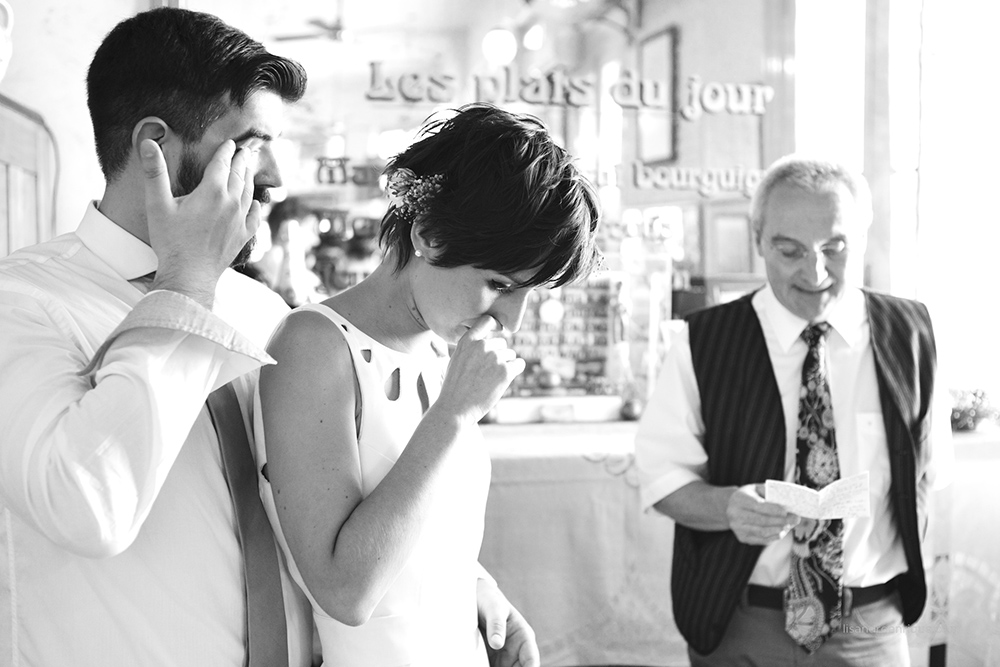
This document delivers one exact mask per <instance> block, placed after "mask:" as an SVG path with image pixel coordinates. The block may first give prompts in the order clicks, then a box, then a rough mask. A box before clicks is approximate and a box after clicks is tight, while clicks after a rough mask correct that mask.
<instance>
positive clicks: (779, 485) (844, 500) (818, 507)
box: [764, 470, 871, 519]
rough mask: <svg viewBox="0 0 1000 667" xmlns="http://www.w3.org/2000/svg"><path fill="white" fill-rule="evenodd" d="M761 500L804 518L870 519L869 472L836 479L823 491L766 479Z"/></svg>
mask: <svg viewBox="0 0 1000 667" xmlns="http://www.w3.org/2000/svg"><path fill="white" fill-rule="evenodd" d="M764 498H765V499H766V500H767V502H769V503H777V504H779V505H782V506H784V507H785V509H787V510H788V511H789V512H792V513H794V514H798V515H799V516H801V517H805V518H807V519H856V518H861V517H868V516H871V501H870V495H869V491H868V471H867V470H866V471H864V472H861V473H858V474H857V475H852V476H851V477H845V478H843V479H838V480H837V481H835V482H831V483H830V484H828V485H827V486H825V487H823V488H822V489H819V490H815V489H810V488H808V487H805V486H801V485H799V484H792V483H790V482H779V481H777V480H773V479H769V480H767V481H766V482H765V483H764Z"/></svg>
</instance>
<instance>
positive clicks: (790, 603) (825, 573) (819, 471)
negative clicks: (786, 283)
mask: <svg viewBox="0 0 1000 667" xmlns="http://www.w3.org/2000/svg"><path fill="white" fill-rule="evenodd" d="M829 331H830V325H829V324H827V323H826V322H821V323H818V324H813V325H812V326H809V327H807V328H806V329H805V330H804V331H803V332H802V338H803V339H804V340H805V341H806V344H808V345H809V352H808V353H807V354H806V360H805V363H804V364H803V366H802V387H801V389H800V390H799V428H798V433H797V435H796V455H795V483H796V484H801V485H803V486H807V487H809V488H812V489H821V488H823V487H824V486H826V485H827V484H829V483H830V482H833V481H834V480H836V479H838V478H839V477H840V464H839V463H838V461H837V438H836V436H835V433H834V427H833V403H832V402H831V400H830V385H829V383H828V382H827V375H826V354H825V348H826V334H827V333H828V332H829ZM843 532H844V526H843V522H842V521H841V520H840V519H830V520H823V519H802V521H801V522H800V523H799V525H798V526H796V527H795V530H794V533H793V543H792V556H791V564H790V565H791V566H790V571H789V581H788V587H787V588H786V589H785V631H786V632H788V634H789V635H791V637H792V639H794V640H795V642H796V643H797V644H799V645H800V646H802V647H803V648H804V649H806V650H807V651H808V652H810V653H812V652H813V651H815V650H816V649H818V648H819V647H820V646H821V645H822V644H823V642H824V640H826V638H827V637H829V636H830V634H831V633H832V632H833V631H834V630H836V629H837V627H839V625H840V620H841V615H842V606H841V601H842V597H843V590H844V584H843V579H844V537H843Z"/></svg>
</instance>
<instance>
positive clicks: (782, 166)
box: [750, 154, 872, 238]
mask: <svg viewBox="0 0 1000 667" xmlns="http://www.w3.org/2000/svg"><path fill="white" fill-rule="evenodd" d="M785 183H787V184H789V185H795V186H798V187H800V188H802V189H804V190H809V191H811V192H824V191H828V190H831V189H833V188H835V187H836V186H838V185H843V186H844V187H846V188H847V190H848V191H849V192H850V193H851V195H852V196H853V197H854V201H855V203H856V204H857V205H858V210H859V211H860V213H861V220H860V223H861V225H862V229H861V231H867V230H868V227H869V226H870V225H871V222H872V194H871V190H870V189H869V188H868V181H866V180H865V177H864V176H862V175H861V174H860V173H857V172H855V171H853V170H851V169H849V168H848V167H846V166H845V165H843V164H840V163H837V162H831V161H828V160H821V159H816V158H811V157H805V156H802V155H798V154H792V155H786V156H784V157H781V158H778V159H777V160H775V161H774V163H773V164H772V165H771V166H770V167H768V169H767V171H766V172H765V173H764V176H763V178H761V181H760V184H759V185H758V186H757V189H756V190H754V193H753V198H752V199H751V200H750V225H751V228H752V229H753V232H754V237H755V238H759V237H760V233H761V230H762V229H763V228H764V209H765V208H766V207H767V200H768V199H769V198H770V196H771V193H772V192H774V189H775V188H776V187H778V186H779V185H782V184H785Z"/></svg>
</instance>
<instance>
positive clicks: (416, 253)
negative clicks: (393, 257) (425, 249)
mask: <svg viewBox="0 0 1000 667" xmlns="http://www.w3.org/2000/svg"><path fill="white" fill-rule="evenodd" d="M413 254H414V255H416V256H417V257H423V256H424V253H422V252H420V251H419V250H414V251H413Z"/></svg>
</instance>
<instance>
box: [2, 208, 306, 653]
mask: <svg viewBox="0 0 1000 667" xmlns="http://www.w3.org/2000/svg"><path fill="white" fill-rule="evenodd" d="M155 269H156V256H155V254H154V253H153V251H152V249H151V248H149V246H147V245H145V244H144V243H142V242H141V241H139V240H138V239H136V238H135V237H133V236H132V235H130V234H129V233H128V232H126V231H124V230H123V229H122V228H120V227H118V226H117V225H116V224H114V223H113V222H111V221H110V220H108V219H107V218H106V217H104V216H103V215H102V214H101V213H100V212H99V211H98V210H97V207H96V205H95V204H91V205H90V206H88V208H87V212H86V214H85V216H84V219H83V221H82V222H81V224H80V227H79V228H78V230H77V231H76V232H75V233H70V234H65V235H63V236H60V237H58V238H56V239H53V240H52V241H49V242H47V243H44V244H41V245H37V246H34V247H31V248H26V249H24V250H21V251H18V252H16V253H14V254H13V255H11V256H9V257H7V258H5V259H3V260H0V434H2V436H0V438H2V445H0V664H9V665H38V666H49V665H74V666H77V667H79V666H88V665H90V666H93V667H107V666H109V665H123V666H125V665H127V666H129V667H135V666H137V665H142V666H143V667H151V666H159V665H162V666H164V667H165V666H168V665H169V666H175V667H191V666H194V665H205V666H206V667H209V666H211V667H219V666H225V665H232V666H234V667H236V666H240V665H243V662H244V655H245V648H244V646H245V634H246V631H245V615H246V609H245V607H246V605H245V602H244V595H243V569H242V558H241V555H240V548H239V543H238V541H237V535H236V526H235V519H234V515H233V508H232V501H231V500H230V495H229V491H228V488H227V485H226V480H225V478H224V476H223V468H222V461H221V455H220V452H219V445H218V440H217V437H216V434H215V431H214V429H213V427H212V422H211V419H210V417H209V415H208V413H207V410H206V409H205V408H204V404H205V399H206V397H207V395H208V393H209V392H210V391H211V390H212V389H214V388H216V387H218V386H221V385H222V384H224V383H226V382H228V381H230V380H233V379H234V378H237V377H238V376H243V375H244V374H245V373H247V372H248V371H254V370H255V369H257V368H258V367H259V366H260V365H261V364H262V363H271V360H270V357H268V356H267V354H266V353H264V352H263V345H264V343H265V342H266V340H267V337H268V335H269V334H270V332H271V329H272V327H273V326H274V324H275V323H276V322H277V321H278V320H279V319H280V318H281V316H282V315H283V314H284V313H285V312H287V307H286V306H285V304H284V303H283V302H282V301H281V299H280V298H279V297H277V295H275V294H274V293H272V292H270V291H269V290H268V289H267V288H266V287H264V286H263V285H260V284H259V283H257V282H255V281H253V280H251V279H249V278H247V277H245V276H241V275H239V274H238V273H236V272H235V271H231V270H227V271H226V272H225V273H224V275H223V276H222V278H221V279H220V281H219V284H218V289H217V292H216V299H215V306H214V308H213V311H212V312H209V311H208V310H206V309H205V308H203V307H202V306H200V305H199V304H197V303H196V302H195V301H193V300H191V299H188V298H187V297H185V296H182V295H181V294H179V293H176V292H170V291H159V290H158V291H154V292H150V293H148V294H145V291H146V287H145V285H144V283H143V282H142V281H139V280H136V279H138V278H139V277H140V276H143V275H146V274H148V273H150V272H152V271H154V270H155ZM130 281H131V282H130ZM242 382H243V383H242V385H240V386H238V388H237V390H238V392H241V391H242V392H243V393H244V399H245V398H246V397H247V395H246V394H245V392H246V391H247V388H246V380H243V381H242ZM287 594H288V592H287V591H286V595H287ZM291 634H293V635H294V634H295V633H291ZM294 638H295V637H294V636H293V639H294ZM307 650H308V647H295V648H292V652H293V654H294V655H296V656H297V657H298V656H299V655H300V654H302V653H304V652H306V651H307ZM306 659H307V658H302V659H300V661H299V662H293V663H292V664H293V665H296V664H308V663H306V662H304V661H305V660H306Z"/></svg>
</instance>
